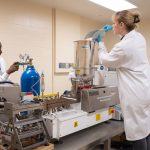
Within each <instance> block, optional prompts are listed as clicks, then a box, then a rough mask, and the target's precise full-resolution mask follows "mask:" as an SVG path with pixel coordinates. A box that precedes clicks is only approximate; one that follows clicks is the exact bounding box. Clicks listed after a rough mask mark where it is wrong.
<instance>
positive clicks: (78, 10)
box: [28, 0, 150, 23]
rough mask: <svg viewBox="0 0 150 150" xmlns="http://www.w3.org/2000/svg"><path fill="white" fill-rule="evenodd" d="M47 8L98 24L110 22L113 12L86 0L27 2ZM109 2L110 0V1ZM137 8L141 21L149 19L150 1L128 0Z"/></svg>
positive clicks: (37, 0) (36, 0)
mask: <svg viewBox="0 0 150 150" xmlns="http://www.w3.org/2000/svg"><path fill="white" fill-rule="evenodd" d="M28 1H30V2H34V3H39V4H40V5H46V6H49V7H54V8H59V9H62V10H66V11H69V12H72V13H75V14H78V15H80V16H83V17H87V18H90V19H93V20H96V21H98V22H105V23H106V22H110V21H111V16H112V14H113V13H114V12H113V11H111V10H109V9H106V8H104V7H102V6H99V5H96V4H94V3H92V2H90V1H88V0H28ZM110 1H111V0H110ZM128 1H129V2H131V3H133V4H134V5H136V6H137V7H138V9H134V10H135V11H138V12H140V14H141V15H142V18H143V19H150V8H149V6H150V0H128Z"/></svg>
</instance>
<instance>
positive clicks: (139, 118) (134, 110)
mask: <svg viewBox="0 0 150 150" xmlns="http://www.w3.org/2000/svg"><path fill="white" fill-rule="evenodd" d="M99 47H100V51H99V59H100V61H101V63H102V64H103V65H105V66H107V67H114V68H116V69H117V75H118V89H119V97H120V104H121V108H122V113H123V116H124V127H125V133H126V137H127V139H128V140H131V141H135V140H139V139H142V138H145V137H147V136H148V135H149V134H150V65H149V62H148V59H147V54H146V53H147V52H146V42H145V39H144V37H143V36H142V35H141V34H140V33H138V32H136V31H135V30H132V31H131V32H129V33H128V34H126V35H125V36H124V38H123V39H122V40H121V41H120V42H119V43H117V44H116V45H115V46H114V48H113V49H112V50H111V52H109V53H108V52H107V51H106V49H105V46H104V44H103V43H100V44H99Z"/></svg>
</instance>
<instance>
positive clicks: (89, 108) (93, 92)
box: [43, 40, 119, 139]
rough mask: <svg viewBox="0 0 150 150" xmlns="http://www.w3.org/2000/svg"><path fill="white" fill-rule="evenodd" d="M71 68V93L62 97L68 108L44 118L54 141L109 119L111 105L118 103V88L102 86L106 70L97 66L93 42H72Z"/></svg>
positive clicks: (96, 52) (96, 53)
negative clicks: (72, 62) (72, 60)
mask: <svg viewBox="0 0 150 150" xmlns="http://www.w3.org/2000/svg"><path fill="white" fill-rule="evenodd" d="M73 69H74V70H73V71H72V72H71V74H69V78H70V80H71V83H72V87H71V90H70V91H65V92H64V94H63V95H62V96H61V98H63V99H65V100H67V101H68V102H70V103H71V105H70V107H69V108H68V109H62V110H61V111H56V112H53V113H49V114H46V115H44V116H43V119H44V122H45V125H46V127H47V130H48V133H49V136H50V137H51V138H53V139H60V138H61V137H63V136H66V135H69V134H72V133H74V132H78V131H80V130H82V129H85V128H88V127H91V126H93V125H96V124H98V123H101V122H104V121H107V120H109V119H111V118H112V114H113V112H114V110H113V106H114V105H115V104H118V103H119V97H118V89H117V87H116V86H109V84H107V85H105V84H104V83H106V82H104V78H105V77H104V76H105V74H104V72H105V71H106V72H105V73H106V74H107V69H106V70H105V67H104V66H103V65H99V59H98V45H97V43H96V42H95V41H93V40H79V41H75V64H74V65H73Z"/></svg>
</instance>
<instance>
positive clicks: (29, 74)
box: [21, 65, 40, 96]
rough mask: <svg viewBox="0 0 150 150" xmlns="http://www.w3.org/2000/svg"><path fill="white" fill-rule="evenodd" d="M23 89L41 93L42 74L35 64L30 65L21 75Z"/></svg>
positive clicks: (23, 90) (37, 93) (34, 93)
mask: <svg viewBox="0 0 150 150" xmlns="http://www.w3.org/2000/svg"><path fill="white" fill-rule="evenodd" d="M21 91H22V92H32V93H33V95H34V96H38V95H40V75H39V73H38V72H37V71H36V70H35V68H34V66H33V65H28V66H27V68H26V70H25V71H24V72H23V74H22V76H21Z"/></svg>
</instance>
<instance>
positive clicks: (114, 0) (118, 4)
mask: <svg viewBox="0 0 150 150" xmlns="http://www.w3.org/2000/svg"><path fill="white" fill-rule="evenodd" d="M89 1H91V2H93V3H96V4H98V5H101V6H103V7H106V8H108V9H111V10H113V11H121V10H127V9H133V8H137V6H135V5H133V4H131V3H129V2H128V1H126V0H89Z"/></svg>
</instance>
